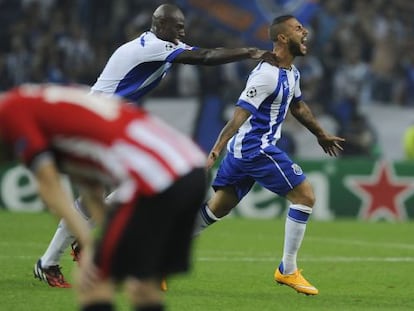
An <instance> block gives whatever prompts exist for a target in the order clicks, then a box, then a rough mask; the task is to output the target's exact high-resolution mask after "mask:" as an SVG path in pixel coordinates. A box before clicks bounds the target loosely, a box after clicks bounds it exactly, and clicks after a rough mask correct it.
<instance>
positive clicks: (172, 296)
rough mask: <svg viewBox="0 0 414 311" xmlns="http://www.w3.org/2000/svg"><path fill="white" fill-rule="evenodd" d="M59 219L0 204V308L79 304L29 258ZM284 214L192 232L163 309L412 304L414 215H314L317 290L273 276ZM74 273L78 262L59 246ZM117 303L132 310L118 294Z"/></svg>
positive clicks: (308, 257) (309, 247)
mask: <svg viewBox="0 0 414 311" xmlns="http://www.w3.org/2000/svg"><path fill="white" fill-rule="evenodd" d="M56 224H57V220H56V219H55V218H54V217H53V216H52V215H50V214H48V213H37V214H30V213H10V212H4V211H1V212H0V246H1V248H0V269H1V273H0V310H8V311H14V310H16V311H20V310H30V311H48V310H77V305H76V303H75V294H74V291H73V290H72V289H58V288H50V287H48V286H47V285H46V284H45V283H42V282H40V281H38V280H35V279H34V278H33V275H32V266H33V265H34V263H35V262H36V260H37V258H38V257H39V256H40V255H41V254H42V252H43V251H44V250H45V248H46V246H47V244H48V242H49V240H50V238H51V236H52V234H53V232H54V230H55V229H56ZM283 227H284V220H283V219H273V220H252V219H240V218H228V219H224V220H222V221H221V222H219V223H217V224H215V225H214V226H212V227H210V228H209V229H207V230H206V231H205V232H204V233H203V234H202V235H201V236H200V237H199V238H197V239H196V240H195V245H194V253H193V266H192V268H193V269H192V271H191V273H189V274H187V275H183V276H176V277H174V278H171V279H169V284H168V285H169V291H168V292H167V294H166V302H167V306H168V308H167V310H170V311H187V310H188V311H198V310H199V311H210V310H215V311H217V310H230V311H232V310H234V311H256V310H260V311H266V310H269V311H270V310H294V311H299V310H367V311H368V310H376V311H377V310H414V234H413V233H414V224H413V223H412V222H407V223H367V222H358V221H354V220H342V221H335V222H317V221H311V222H310V223H309V225H308V228H307V234H306V237H305V240H304V242H303V245H302V248H301V251H300V253H299V257H298V263H299V266H300V268H302V269H304V271H303V274H304V276H305V277H307V278H308V279H309V281H311V282H312V283H313V284H314V285H315V286H316V287H318V289H319V291H320V294H319V295H318V296H304V295H300V294H297V293H296V292H295V291H293V290H292V289H291V288H288V287H286V286H279V285H277V284H276V283H275V282H274V281H273V272H274V269H275V268H276V266H277V265H278V263H279V261H280V258H281V256H282V244H283V231H284V228H283ZM63 257H64V258H63V260H62V266H63V272H64V274H65V276H66V277H67V279H69V280H71V279H72V272H73V270H74V269H75V265H74V264H73V263H72V261H71V257H70V256H69V250H68V252H67V254H65V255H64V256H63ZM117 305H118V310H130V309H129V306H128V304H127V302H126V300H125V297H124V296H123V295H122V294H118V295H117Z"/></svg>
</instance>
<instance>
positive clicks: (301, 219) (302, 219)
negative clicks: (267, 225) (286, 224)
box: [288, 208, 310, 224]
mask: <svg viewBox="0 0 414 311" xmlns="http://www.w3.org/2000/svg"><path fill="white" fill-rule="evenodd" d="M309 216H310V214H309V213H305V212H302V211H300V210H297V209H294V208H289V212H288V217H289V219H291V220H292V221H294V222H298V223H301V224H306V223H307V222H308V219H309Z"/></svg>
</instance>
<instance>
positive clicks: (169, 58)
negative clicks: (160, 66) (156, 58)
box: [165, 49, 185, 63]
mask: <svg viewBox="0 0 414 311" xmlns="http://www.w3.org/2000/svg"><path fill="white" fill-rule="evenodd" d="M184 51H185V49H176V50H175V51H174V52H172V53H171V54H170V55H168V57H167V59H166V60H165V61H167V62H169V63H172V62H173V60H174V59H175V58H176V57H177V56H178V55H180V54H181V53H182V52H184Z"/></svg>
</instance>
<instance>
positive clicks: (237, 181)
mask: <svg viewBox="0 0 414 311" xmlns="http://www.w3.org/2000/svg"><path fill="white" fill-rule="evenodd" d="M299 79H300V73H299V71H298V70H297V68H296V67H295V66H292V67H291V69H283V68H278V67H276V66H272V65H270V64H268V63H266V62H261V63H259V64H258V65H257V66H256V68H254V69H253V71H252V72H251V73H250V76H249V78H248V80H247V84H246V87H245V89H244V90H243V92H242V94H241V95H240V97H239V100H238V102H237V104H236V105H237V106H239V107H241V108H243V109H246V110H248V111H249V112H250V113H251V116H250V117H249V118H248V119H247V120H246V121H245V122H244V123H243V124H242V126H241V127H240V128H239V130H238V131H237V133H236V134H235V135H234V136H233V137H232V138H231V140H230V141H229V142H228V145H227V151H228V152H227V154H226V156H225V157H224V159H223V161H222V162H221V164H220V167H219V169H218V172H217V176H216V178H215V180H214V182H213V188H218V187H223V186H233V187H234V188H235V190H236V192H237V195H238V197H239V199H242V198H243V196H245V195H246V194H247V192H249V190H250V189H251V187H252V186H253V184H254V182H257V183H259V184H260V185H261V186H263V187H265V188H267V189H268V190H270V191H272V192H274V193H276V194H279V195H282V196H284V195H286V193H288V192H289V191H290V190H292V189H293V188H294V187H295V186H297V185H299V184H300V183H301V182H303V181H304V180H305V178H306V176H305V175H304V174H303V172H302V169H301V168H300V166H299V165H297V164H295V163H294V162H293V161H292V160H291V159H290V157H289V156H288V155H287V154H286V153H285V152H284V151H283V150H281V149H279V148H278V147H276V142H277V141H278V139H279V138H280V136H281V131H282V124H283V121H284V120H285V118H286V114H287V112H288V109H289V106H290V105H295V104H296V103H297V102H298V101H300V100H301V98H302V93H301V90H300V83H299Z"/></svg>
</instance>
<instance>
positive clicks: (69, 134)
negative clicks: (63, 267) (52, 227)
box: [0, 85, 207, 311]
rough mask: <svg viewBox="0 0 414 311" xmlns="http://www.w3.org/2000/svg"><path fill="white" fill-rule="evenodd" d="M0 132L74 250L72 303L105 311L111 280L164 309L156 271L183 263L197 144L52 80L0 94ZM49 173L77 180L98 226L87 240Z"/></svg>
mask: <svg viewBox="0 0 414 311" xmlns="http://www.w3.org/2000/svg"><path fill="white" fill-rule="evenodd" d="M0 140H1V141H2V142H4V145H5V146H6V148H7V149H8V150H11V151H13V152H14V157H15V158H16V159H20V160H21V161H22V162H23V164H25V165H26V166H27V167H28V168H30V169H31V170H32V171H33V173H34V176H35V178H36V180H37V182H38V185H39V194H40V196H41V198H42V199H43V201H44V203H45V205H46V206H47V207H48V208H49V209H50V210H51V211H53V212H55V213H56V214H57V215H58V216H60V217H63V219H64V220H65V222H66V223H67V225H68V227H69V228H70V230H72V232H73V233H74V235H75V236H76V238H77V239H79V241H80V243H81V245H82V247H83V248H84V251H83V253H82V258H81V263H80V273H79V275H78V278H79V281H78V282H77V283H78V285H79V286H78V296H79V302H80V304H81V307H82V310H95V311H99V310H113V303H114V289H115V288H116V286H115V282H116V283H118V282H121V281H127V285H128V286H126V289H127V291H128V294H129V297H131V304H132V305H133V307H134V310H139V311H145V310H147V311H148V310H151V311H161V310H164V302H163V297H162V291H161V289H160V286H159V284H160V279H161V277H164V276H168V275H170V274H173V273H178V272H185V271H187V270H188V269H189V256H190V250H191V248H190V246H191V241H192V231H193V228H194V220H195V216H196V214H197V210H198V207H197V204H199V205H200V204H202V201H203V199H204V195H205V189H206V181H207V176H206V171H205V168H204V166H205V161H206V157H205V155H204V154H203V152H202V151H201V150H200V149H199V148H198V147H197V146H196V145H195V144H194V143H193V142H192V141H191V140H190V139H189V138H186V137H185V136H184V135H182V134H180V133H179V132H177V131H176V130H174V129H173V128H171V127H170V126H168V125H166V124H165V123H163V122H162V121H161V120H159V119H157V118H155V117H152V116H150V115H149V114H148V113H146V112H145V111H143V110H141V109H138V108H136V107H131V105H127V104H125V103H121V101H120V100H119V99H115V98H108V97H106V96H98V95H90V94H88V92H86V91H85V90H79V89H75V88H69V87H62V86H53V85H49V86H34V85H24V86H22V87H20V88H16V89H14V90H11V91H9V92H7V93H6V94H5V96H3V97H2V98H1V100H0ZM59 172H63V173H66V174H68V176H69V177H70V178H71V180H72V181H74V183H75V184H76V185H77V186H78V188H79V190H80V192H81V194H82V197H83V200H84V201H83V202H84V204H85V206H86V207H87V210H88V211H89V212H90V213H91V215H93V218H94V219H95V220H96V221H97V224H98V225H99V226H102V228H100V229H101V230H99V231H100V232H99V234H100V235H99V236H98V237H97V240H96V241H94V242H95V243H93V244H92V243H91V234H90V233H89V230H88V226H87V225H86V222H85V221H84V220H83V219H82V218H81V216H80V214H79V213H77V212H75V209H73V207H72V202H71V201H70V199H69V197H68V195H67V193H66V192H65V191H64V188H63V187H62V184H61V179H60V177H59ZM107 187H108V188H110V189H116V191H115V192H113V195H112V196H111V204H105V202H104V196H103V193H104V192H103V189H104V188H107ZM188 189H191V191H188ZM159 215H163V217H159Z"/></svg>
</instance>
